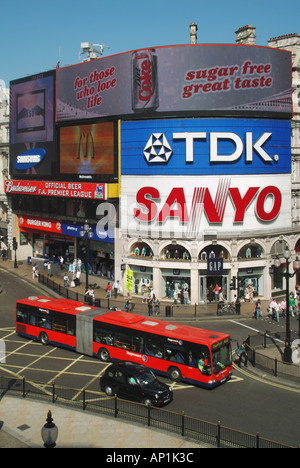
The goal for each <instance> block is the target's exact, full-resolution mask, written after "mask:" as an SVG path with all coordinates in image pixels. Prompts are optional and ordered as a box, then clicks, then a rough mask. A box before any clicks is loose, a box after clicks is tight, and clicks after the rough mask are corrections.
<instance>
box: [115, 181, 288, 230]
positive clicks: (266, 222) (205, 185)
mask: <svg viewBox="0 0 300 468" xmlns="http://www.w3.org/2000/svg"><path fill="white" fill-rule="evenodd" d="M121 218H122V219H121V224H122V228H125V229H127V230H130V229H132V230H134V229H135V230H136V231H140V232H142V231H144V230H145V229H146V230H149V229H150V230H151V233H152V234H153V233H154V232H155V231H157V232H158V233H159V234H160V235H165V234H166V233H169V232H173V233H176V234H178V233H179V234H184V235H187V236H189V235H201V233H203V232H205V231H206V230H210V229H213V230H214V231H216V232H219V231H220V232H221V231H222V232H223V233H224V232H229V233H231V234H233V233H235V232H239V233H240V232H242V231H249V230H251V232H254V231H256V230H257V231H261V230H265V229H266V226H272V229H273V228H274V229H276V228H278V229H280V228H282V226H285V227H290V226H291V180H290V175H288V174H283V175H262V176H256V175H251V176H239V175H235V176H231V177H219V176H205V177H199V176H194V177H193V176H191V177H184V178H183V177H171V176H157V177H153V178H151V179H147V183H145V182H144V181H143V179H142V178H140V177H139V178H138V177H136V176H124V177H123V197H122V206H121Z"/></svg>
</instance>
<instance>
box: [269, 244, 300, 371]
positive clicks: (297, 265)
mask: <svg viewBox="0 0 300 468" xmlns="http://www.w3.org/2000/svg"><path fill="white" fill-rule="evenodd" d="M283 256H284V258H285V260H286V271H285V273H283V272H281V271H280V265H281V260H280V258H279V256H278V255H276V258H275V261H274V266H275V268H276V269H277V270H278V271H279V273H280V274H281V275H282V276H284V277H285V281H286V323H285V326H286V337H285V348H284V351H283V360H284V362H287V363H292V362H293V361H292V348H291V329H290V290H289V286H290V285H289V279H290V278H293V276H295V274H296V273H297V272H298V271H299V270H300V260H299V259H298V257H296V260H295V262H294V269H295V271H294V273H290V272H289V268H290V261H289V259H290V258H291V252H290V250H289V248H288V246H286V248H285V250H284V252H283Z"/></svg>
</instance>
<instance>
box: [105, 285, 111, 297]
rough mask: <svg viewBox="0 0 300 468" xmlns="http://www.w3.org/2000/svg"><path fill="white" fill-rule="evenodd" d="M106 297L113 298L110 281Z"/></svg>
mask: <svg viewBox="0 0 300 468" xmlns="http://www.w3.org/2000/svg"><path fill="white" fill-rule="evenodd" d="M106 297H109V298H110V299H111V284H110V282H108V283H107V286H106Z"/></svg>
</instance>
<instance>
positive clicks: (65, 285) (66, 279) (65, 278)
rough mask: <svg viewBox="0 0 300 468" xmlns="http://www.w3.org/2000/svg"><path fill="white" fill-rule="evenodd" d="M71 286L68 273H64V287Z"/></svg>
mask: <svg viewBox="0 0 300 468" xmlns="http://www.w3.org/2000/svg"><path fill="white" fill-rule="evenodd" d="M68 286H69V277H68V275H67V273H65V275H64V288H67V287H68Z"/></svg>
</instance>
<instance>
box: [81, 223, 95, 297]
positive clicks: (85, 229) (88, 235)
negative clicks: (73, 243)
mask: <svg viewBox="0 0 300 468" xmlns="http://www.w3.org/2000/svg"><path fill="white" fill-rule="evenodd" d="M79 235H80V237H81V238H82V239H84V240H85V262H84V263H85V288H86V290H88V287H89V241H90V240H91V239H92V237H93V235H94V233H93V230H92V228H91V227H90V226H89V224H88V222H87V221H85V223H84V225H83V226H81V229H80V231H79Z"/></svg>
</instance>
